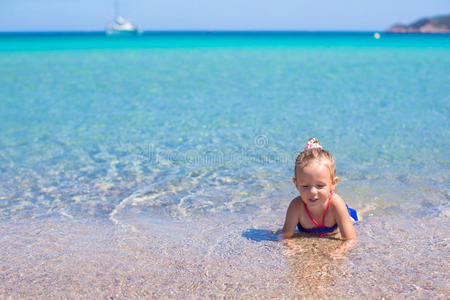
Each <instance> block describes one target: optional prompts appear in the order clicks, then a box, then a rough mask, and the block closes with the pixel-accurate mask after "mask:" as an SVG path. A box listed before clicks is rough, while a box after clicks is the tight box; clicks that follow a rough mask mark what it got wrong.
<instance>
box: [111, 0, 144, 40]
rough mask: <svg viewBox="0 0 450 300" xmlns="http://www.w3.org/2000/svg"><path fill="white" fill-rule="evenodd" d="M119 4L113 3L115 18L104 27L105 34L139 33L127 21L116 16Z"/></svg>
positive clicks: (116, 1)
mask: <svg viewBox="0 0 450 300" xmlns="http://www.w3.org/2000/svg"><path fill="white" fill-rule="evenodd" d="M118 4H119V2H118V0H115V2H114V15H115V16H116V18H115V20H114V22H112V23H110V24H108V26H106V34H108V35H134V34H137V33H139V31H138V29H137V27H136V26H135V25H133V24H132V23H131V22H130V21H128V20H127V19H125V18H123V17H121V16H118V11H119V5H118Z"/></svg>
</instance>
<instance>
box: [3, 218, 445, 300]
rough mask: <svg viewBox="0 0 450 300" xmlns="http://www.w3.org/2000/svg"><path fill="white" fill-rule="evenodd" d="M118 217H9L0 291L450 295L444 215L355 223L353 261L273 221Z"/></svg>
mask: <svg viewBox="0 0 450 300" xmlns="http://www.w3.org/2000/svg"><path fill="white" fill-rule="evenodd" d="M118 220H119V223H118V224H114V223H113V222H111V221H110V220H95V221H93V220H92V219H89V220H87V219H78V220H75V219H61V218H53V219H41V220H39V219H37V220H27V221H16V222H12V221H2V222H1V223H0V233H1V235H0V236H1V238H0V253H1V254H2V255H1V262H0V294H1V295H2V296H3V297H5V298H8V297H12V298H29V299H31V298H33V299H35V298H40V299H44V298H80V297H83V298H96V299H123V298H172V299H175V298H219V299H220V298H240V299H252V298H277V299H304V298H306V299H316V298H325V299H332V298H342V297H362V298H375V299H376V298H388V299H389V298H395V299H403V298H404V299H406V298H408V299H410V298H415V299H423V298H435V299H436V298H437V299H440V298H442V299H445V298H448V297H449V296H450V292H449V291H450V288H449V281H448V279H447V276H446V274H447V270H448V267H449V263H448V262H449V255H448V232H446V231H445V230H443V227H442V220H437V218H429V219H422V220H419V221H417V222H414V224H415V227H414V228H410V226H411V223H410V221H409V220H406V219H403V220H399V219H397V221H396V223H391V222H387V221H383V220H381V219H379V218H378V217H377V215H376V214H373V216H372V217H371V218H370V217H369V222H367V223H360V224H358V225H357V227H356V228H357V232H358V235H359V244H358V246H357V247H356V248H355V249H353V250H351V251H350V252H349V253H348V255H347V258H346V259H345V260H333V259H331V257H330V253H331V251H333V250H334V249H336V248H337V247H338V246H339V245H340V243H341V242H340V241H338V240H333V239H325V238H314V237H310V238H305V237H302V236H297V237H296V238H294V239H291V240H290V242H289V243H283V242H279V241H277V240H276V238H275V236H274V235H273V234H271V233H270V231H269V229H270V224H274V223H276V222H279V216H275V215H261V216H258V217H249V216H245V215H233V214H230V215H228V216H222V217H221V218H220V219H213V218H205V217H203V218H197V219H190V220H168V219H162V218H161V219H157V218H149V217H136V216H134V217H132V218H131V217H121V218H118ZM447 225H449V224H448V222H447ZM406 227H408V229H406ZM410 229H413V230H412V231H411V230H410ZM381 233H383V234H381ZM425 233H429V234H430V233H431V234H432V236H430V235H426V234H425ZM446 236H447V237H446Z"/></svg>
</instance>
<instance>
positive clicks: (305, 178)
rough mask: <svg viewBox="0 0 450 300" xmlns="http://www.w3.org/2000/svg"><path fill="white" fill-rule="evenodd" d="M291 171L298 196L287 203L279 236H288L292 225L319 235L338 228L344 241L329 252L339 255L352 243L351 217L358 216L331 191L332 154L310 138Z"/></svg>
mask: <svg viewBox="0 0 450 300" xmlns="http://www.w3.org/2000/svg"><path fill="white" fill-rule="evenodd" d="M294 173H295V174H294V178H292V181H293V182H294V184H295V187H296V188H297V190H298V191H299V192H300V196H299V197H297V198H295V199H294V200H292V201H291V203H290V204H289V207H288V210H287V213H286V221H285V222H284V226H283V229H282V231H281V237H282V238H290V237H292V236H293V235H294V232H295V228H296V227H297V228H298V230H299V231H300V232H305V233H312V234H320V236H321V237H323V236H324V235H325V234H329V233H335V232H337V230H339V231H340V234H341V236H342V238H343V239H344V240H345V241H346V242H345V243H344V244H343V245H342V246H341V247H340V248H339V249H337V250H336V251H335V252H334V253H332V256H333V257H340V256H342V255H343V254H344V253H345V252H346V251H347V250H348V249H350V248H351V247H352V246H353V245H354V244H356V233H355V229H354V228H353V221H352V218H353V220H354V221H357V220H358V216H357V214H356V211H355V210H354V209H352V208H349V207H348V206H347V205H346V204H345V202H344V200H342V198H341V197H340V196H339V195H338V194H336V193H334V190H335V189H336V185H337V183H338V181H339V178H338V177H336V176H335V175H336V163H335V161H334V158H333V156H331V154H330V153H329V152H328V151H327V150H324V149H323V148H322V146H321V145H320V143H319V141H318V140H317V139H315V138H311V139H309V141H308V143H307V144H306V147H305V149H304V150H303V151H302V152H300V153H299V154H298V156H297V159H296V160H295V170H294Z"/></svg>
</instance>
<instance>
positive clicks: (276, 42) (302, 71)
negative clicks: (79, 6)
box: [0, 33, 450, 299]
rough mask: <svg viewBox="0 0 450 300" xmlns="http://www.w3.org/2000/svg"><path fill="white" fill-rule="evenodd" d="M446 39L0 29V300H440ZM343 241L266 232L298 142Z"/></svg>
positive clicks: (280, 216) (447, 153)
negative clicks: (346, 223) (342, 212)
mask: <svg viewBox="0 0 450 300" xmlns="http://www.w3.org/2000/svg"><path fill="white" fill-rule="evenodd" d="M449 70H450V36H448V35H387V34H386V35H382V37H381V39H380V40H375V39H374V38H373V35H372V34H370V33H258V34H254V33H253V34H252V33H221V34H219V33H209V34H198V33H174V34H150V35H144V36H138V37H133V38H108V37H104V36H100V35H70V34H67V35H2V36H0V240H1V242H0V253H1V255H0V278H1V281H0V282H1V283H0V294H2V295H6V296H12V297H31V298H34V297H48V296H52V297H56V298H58V297H79V296H87V297H89V296H90V297H104V298H108V297H119V298H120V297H126V296H128V297H155V298H179V297H193V298H204V297H240V298H253V297H262V298H266V297H277V298H287V299H292V298H295V297H299V298H303V297H306V298H316V297H324V298H336V297H344V296H360V297H375V298H377V297H378V298H381V297H387V298H424V297H425V298H426V297H433V298H448V297H449V296H450V284H449V281H448V279H447V277H448V276H447V274H448V268H449V263H448V262H449V258H450V257H449V245H448V242H449V238H450V234H449V230H448V228H449V225H450V224H449V216H450V206H449V200H450V185H449V174H450V172H449V162H450V161H449V157H450V150H449V149H450V139H449V129H450V126H449V125H450V122H449V115H450V104H449V103H450V96H449V95H450V72H449ZM312 136H314V137H317V138H319V140H320V141H321V142H322V144H323V145H324V146H325V148H327V149H328V150H330V152H332V153H333V155H334V156H335V158H336V161H337V173H338V176H339V177H340V184H339V186H338V192H339V193H340V195H341V196H342V197H343V198H344V199H345V200H346V201H347V202H348V204H349V205H350V206H352V207H354V208H356V209H357V210H359V211H360V212H364V216H363V218H364V220H366V221H368V222H366V223H360V224H358V225H356V230H357V233H358V236H359V240H360V242H359V245H358V247H357V248H355V249H353V250H352V251H350V252H349V253H348V255H347V259H346V260H344V261H333V260H331V259H330V258H329V253H330V252H331V251H332V250H333V249H334V248H336V247H337V246H339V242H338V241H333V240H327V239H315V238H302V237H299V238H296V239H294V241H293V242H294V244H293V245H294V246H293V245H292V244H291V245H290V246H287V245H285V244H283V243H280V242H278V241H276V240H275V238H274V236H273V235H272V234H271V233H270V232H269V231H268V230H272V229H278V228H280V227H281V226H282V224H283V221H284V214H285V211H286V208H287V205H288V204H289V202H290V200H291V199H292V198H293V197H295V196H296V191H295V189H294V186H293V185H292V183H291V181H290V179H291V177H292V173H293V161H294V158H295V156H296V153H297V152H298V151H299V150H300V149H302V148H303V146H304V143H305V141H306V140H307V139H308V138H309V137H312Z"/></svg>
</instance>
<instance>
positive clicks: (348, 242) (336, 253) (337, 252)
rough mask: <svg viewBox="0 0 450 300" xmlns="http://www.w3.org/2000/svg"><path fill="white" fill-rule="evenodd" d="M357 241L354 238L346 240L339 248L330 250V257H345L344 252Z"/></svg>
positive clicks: (340, 258)
mask: <svg viewBox="0 0 450 300" xmlns="http://www.w3.org/2000/svg"><path fill="white" fill-rule="evenodd" d="M357 243H358V241H357V240H356V239H351V240H346V241H345V242H344V243H343V244H342V245H341V246H340V247H339V248H337V249H336V250H334V251H333V252H331V254H330V256H331V258H332V259H336V260H342V259H345V258H346V256H345V253H347V251H348V250H350V249H352V248H353V247H355V246H356V244H357Z"/></svg>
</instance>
